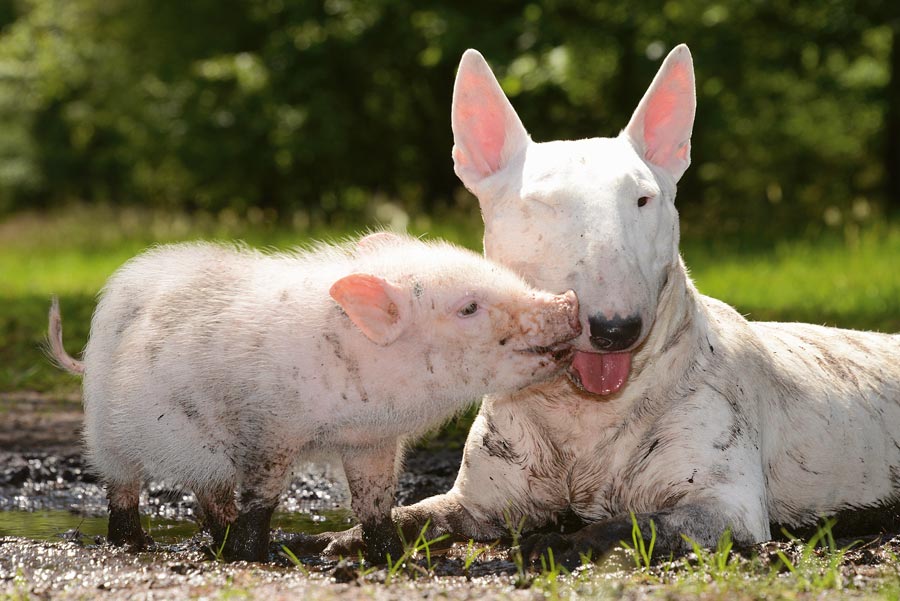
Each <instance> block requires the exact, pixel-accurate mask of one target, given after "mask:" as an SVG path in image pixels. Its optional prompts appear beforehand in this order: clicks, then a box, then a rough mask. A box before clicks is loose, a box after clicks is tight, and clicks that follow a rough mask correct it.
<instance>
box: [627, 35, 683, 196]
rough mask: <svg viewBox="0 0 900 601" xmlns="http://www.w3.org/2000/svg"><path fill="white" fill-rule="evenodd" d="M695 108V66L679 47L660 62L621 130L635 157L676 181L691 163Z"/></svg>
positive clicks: (681, 46) (680, 46)
mask: <svg viewBox="0 0 900 601" xmlns="http://www.w3.org/2000/svg"><path fill="white" fill-rule="evenodd" d="M696 108H697V97H696V94H695V91H694V63H693V61H692V60H691V51H690V50H688V47H687V46H685V45H684V44H680V45H679V46H676V47H675V48H674V49H672V51H671V52H670V53H669V56H667V57H666V60H664V61H663V64H662V66H661V67H660V68H659V72H658V73H657V74H656V77H654V78H653V83H651V84H650V87H649V88H648V89H647V92H646V93H645V94H644V97H643V98H642V99H641V102H640V104H638V107H637V109H635V111H634V114H633V115H632V116H631V121H629V122H628V126H627V127H626V128H625V130H624V133H625V135H626V136H628V139H629V140H630V142H631V144H632V146H634V148H635V150H637V151H638V154H640V155H641V156H642V157H644V158H645V159H646V160H647V161H648V162H650V163H652V164H654V165H657V166H659V167H662V168H663V169H665V170H666V171H668V172H669V173H670V174H671V175H672V177H673V178H674V180H675V181H676V182H677V181H678V180H679V179H681V176H682V175H683V174H684V172H685V170H686V169H687V168H688V165H690V164H691V130H693V127H694V113H695V111H696Z"/></svg>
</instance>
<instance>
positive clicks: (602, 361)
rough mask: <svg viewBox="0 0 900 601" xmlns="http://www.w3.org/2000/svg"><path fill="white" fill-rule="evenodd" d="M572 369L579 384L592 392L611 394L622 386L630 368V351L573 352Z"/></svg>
mask: <svg viewBox="0 0 900 601" xmlns="http://www.w3.org/2000/svg"><path fill="white" fill-rule="evenodd" d="M572 369H574V370H575V371H577V372H578V377H579V378H580V379H581V385H582V386H583V387H584V389H585V390H587V391H588V392H593V393H594V394H612V393H614V392H615V391H617V390H618V389H620V388H622V385H623V384H625V380H627V379H628V372H629V370H631V353H602V354H601V353H582V352H581V351H578V352H576V353H575V358H574V359H573V360H572Z"/></svg>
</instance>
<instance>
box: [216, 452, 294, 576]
mask: <svg viewBox="0 0 900 601" xmlns="http://www.w3.org/2000/svg"><path fill="white" fill-rule="evenodd" d="M295 456H296V452H294V450H292V449H283V450H282V452H281V453H278V454H275V453H272V452H271V451H270V452H269V453H268V456H266V454H264V453H263V452H262V451H261V450H260V452H259V453H258V454H256V453H254V454H248V456H247V457H245V459H244V467H243V468H242V470H241V475H240V476H239V477H240V484H239V485H238V499H239V509H238V511H237V518H236V519H235V520H234V521H233V522H232V523H231V524H230V527H228V531H227V533H225V535H224V544H222V545H221V546H222V550H223V551H222V552H223V555H224V556H225V558H226V559H227V560H228V561H257V562H265V561H267V560H268V559H269V525H270V523H271V521H272V514H273V513H274V512H275V508H276V507H277V506H278V500H279V497H280V496H281V491H282V489H283V488H284V483H285V480H286V479H287V476H288V473H289V472H290V468H291V466H292V465H293V458H294V457H295Z"/></svg>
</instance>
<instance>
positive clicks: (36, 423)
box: [0, 394, 900, 600]
mask: <svg viewBox="0 0 900 601" xmlns="http://www.w3.org/2000/svg"><path fill="white" fill-rule="evenodd" d="M80 425H81V410H80V405H79V403H78V400H77V399H76V398H65V399H54V400H49V399H47V398H45V397H43V396H41V395H29V394H17V395H5V396H3V395H0V599H19V598H22V599H26V598H72V599H80V598H102V599H129V600H137V599H186V598H201V599H202V598H265V599H288V598H290V599H297V598H301V599H337V598H340V599H354V598H365V599H407V598H413V597H417V598H449V599H476V598H477V599H479V600H486V599H507V598H509V599H541V598H545V597H554V596H556V595H557V594H558V591H556V589H555V588H554V587H553V586H552V585H550V584H549V581H548V580H547V579H546V578H542V577H541V574H540V571H539V570H538V571H534V570H531V571H528V570H526V571H525V572H523V571H522V569H521V566H517V564H516V563H515V562H514V561H512V560H511V556H510V554H509V548H508V547H505V546H503V545H502V544H498V545H495V546H494V547H492V548H490V549H488V550H486V551H485V552H484V553H483V554H481V555H480V556H479V557H478V558H477V559H476V560H475V561H473V562H471V565H469V566H468V567H466V555H467V553H469V552H470V551H469V550H468V549H467V548H466V546H465V545H460V544H456V545H454V546H452V547H451V548H449V549H444V550H438V551H436V552H435V553H434V555H433V556H432V557H431V559H430V561H431V570H429V569H428V559H427V558H426V557H424V556H422V555H421V554H420V556H418V557H417V558H416V559H415V560H414V561H410V562H407V564H406V566H405V567H403V568H402V569H400V570H398V571H397V572H396V573H395V574H393V573H391V572H390V571H389V570H388V569H386V568H379V569H372V568H370V567H368V566H364V565H360V564H359V562H340V563H339V562H337V561H335V560H324V559H321V558H319V557H301V558H300V560H301V562H302V566H301V567H299V568H298V567H297V566H295V565H294V564H293V563H292V561H291V560H290V558H288V557H286V556H285V555H284V554H283V553H280V552H279V551H280V548H279V544H278V543H279V541H282V540H286V539H287V538H289V536H290V533H289V532H287V531H285V530H281V529H276V531H275V533H274V539H275V541H274V542H273V546H272V558H273V561H272V563H271V564H268V565H258V564H245V563H236V564H225V563H221V562H219V561H216V559H215V557H214V551H213V550H212V549H211V544H210V540H209V539H208V538H207V537H205V536H204V535H202V534H200V533H198V532H197V529H196V526H195V525H194V524H193V500H192V497H191V496H190V495H189V494H186V493H184V492H183V491H181V490H178V489H175V488H172V487H169V486H167V485H166V484H165V483H153V484H152V485H151V486H150V487H148V488H149V490H148V491H147V492H145V494H144V497H143V498H142V511H143V512H144V513H145V514H146V516H147V519H150V520H152V526H153V527H155V528H156V531H154V532H152V533H153V534H155V536H156V537H157V541H158V544H157V546H156V549H154V550H152V551H148V552H143V553H138V554H133V553H129V552H126V551H124V550H122V549H118V548H114V547H111V546H109V545H106V544H104V542H103V537H102V536H101V533H102V532H103V531H104V529H105V517H104V516H105V499H104V496H103V490H102V488H101V487H100V486H99V484H98V483H97V481H96V479H95V478H94V477H93V476H92V475H91V474H90V472H89V470H87V469H86V467H85V465H84V462H83V461H82V458H81V453H80V449H79V440H78V436H79V429H80ZM447 446H450V447H456V448H455V449H448V448H446V447H447ZM458 446H459V445H458V441H457V444H455V445H446V446H444V445H441V444H440V443H438V444H431V445H430V446H429V447H428V448H425V449H422V448H420V449H416V450H415V451H414V452H413V453H412V455H411V456H410V457H409V460H408V461H407V469H406V471H405V472H404V473H403V475H402V477H401V478H400V485H399V491H398V502H399V503H401V504H408V503H413V502H415V501H417V500H419V499H422V498H425V497H427V496H430V495H432V494H435V493H438V492H443V491H445V490H447V489H448V488H449V487H450V486H451V485H452V482H453V479H454V477H455V475H456V470H457V468H458V465H459V461H460V455H461V450H460V449H459V448H458ZM346 503H347V493H346V489H345V488H344V485H343V484H342V482H341V481H340V478H339V477H338V476H337V475H336V474H335V473H334V472H333V471H331V470H329V469H328V468H324V467H321V466H310V467H309V469H308V470H307V471H306V472H304V473H301V474H298V477H297V478H296V479H295V481H294V482H293V484H292V485H291V487H290V490H289V491H288V492H287V493H285V495H284V496H283V498H282V506H281V509H280V512H279V516H280V521H278V520H276V525H281V526H283V527H285V528H286V530H303V531H310V530H314V531H320V530H322V529H334V528H343V527H346V526H348V525H349V520H350V518H349V517H348V514H347V512H346V510H343V509H341V507H342V506H345V505H346ZM46 515H52V516H55V517H54V518H53V519H55V520H58V521H56V522H53V521H52V520H50V521H51V526H50V531H49V532H48V531H47V530H46V528H47V526H46V523H45V522H44V521H42V517H41V516H46ZM29 516H38V519H35V520H30V519H29ZM60 516H61V517H60ZM32 523H35V524H37V526H35V527H34V528H35V529H34V531H33V532H32V531H30V530H29V529H28V528H30V527H31V526H29V524H32ZM22 524H25V526H24V527H21V525H22ZM52 524H59V525H57V526H53V525H52ZM38 527H42V528H43V530H41V531H40V532H38ZM13 533H15V534H17V535H15V536H11V535H10V534H13ZM850 542H851V541H849V540H839V541H838V544H839V545H844V544H849V543H850ZM779 552H782V553H784V554H786V555H787V556H788V557H791V558H792V559H794V560H795V561H798V560H799V558H800V556H801V555H802V548H801V546H800V545H798V544H796V543H791V542H770V543H765V544H762V545H757V546H755V547H754V548H752V549H744V550H742V555H743V556H744V557H746V558H751V557H753V558H756V559H754V560H753V561H757V562H761V563H762V565H773V566H774V565H776V562H777V561H778V559H777V555H778V553H779ZM898 555H900V536H892V535H891V534H882V535H880V536H871V537H866V538H865V539H863V540H862V543H858V544H857V545H856V546H855V547H854V548H853V549H852V550H851V551H850V552H848V553H847V554H846V556H845V557H844V559H843V561H842V564H841V567H840V571H841V574H842V575H843V578H844V580H845V582H847V583H849V584H851V585H853V586H854V587H856V593H855V594H858V595H861V596H867V595H868V594H869V593H867V592H866V591H867V590H868V589H867V582H870V581H871V582H878V583H881V582H883V580H884V578H885V574H886V573H887V574H894V576H893V577H894V578H896V573H897V556H898ZM631 565H632V564H631V559H630V558H629V557H627V556H626V555H625V554H624V553H616V554H614V555H613V556H611V557H609V558H607V559H606V561H604V562H603V563H602V564H601V565H599V566H596V567H591V568H587V569H585V570H584V571H583V573H582V574H581V575H580V576H578V575H577V574H576V577H575V578H573V579H571V580H570V581H569V585H568V586H569V588H568V589H567V590H568V592H570V593H576V594H578V593H580V594H585V595H591V596H594V595H598V594H599V595H602V596H608V597H611V598H629V599H635V598H644V597H665V598H673V597H674V598H691V597H692V596H693V594H694V593H690V592H688V593H685V592H681V593H678V592H677V591H675V592H674V593H673V590H672V589H671V588H667V587H666V586H664V585H662V584H659V582H661V581H664V580H665V571H666V570H667V569H668V568H666V567H659V566H658V567H656V568H653V570H650V571H649V572H648V573H647V574H645V575H643V576H640V578H639V579H638V580H639V584H638V585H637V586H632V585H627V584H626V583H634V581H635V577H634V571H633V570H632V569H630V566H631ZM641 579H643V580H641ZM879 586H880V584H879ZM869 588H870V589H871V587H869ZM876 588H877V587H876ZM691 590H693V589H691ZM872 590H874V589H872ZM898 590H900V589H898ZM869 592H871V590H870V591H869ZM713 593H715V591H713ZM704 596H708V597H709V598H719V597H716V595H715V594H712V596H710V595H709V594H706V593H705V594H704ZM805 596H808V595H806V594H801V597H805ZM809 596H812V597H816V598H822V593H821V591H820V592H819V593H818V594H813V593H812V592H811V593H809ZM825 596H826V597H829V596H831V595H830V594H825ZM724 598H727V595H726V597H724Z"/></svg>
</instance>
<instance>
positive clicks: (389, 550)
mask: <svg viewBox="0 0 900 601" xmlns="http://www.w3.org/2000/svg"><path fill="white" fill-rule="evenodd" d="M403 553H404V550H403V543H402V542H400V538H399V537H398V536H397V535H396V534H394V536H392V537H390V538H381V539H379V538H376V539H374V540H373V539H369V540H367V541H366V552H365V558H366V561H368V562H369V563H372V564H376V565H380V564H384V563H387V559H388V557H390V558H391V561H392V562H396V561H397V560H399V559H400V558H401V557H403Z"/></svg>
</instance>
